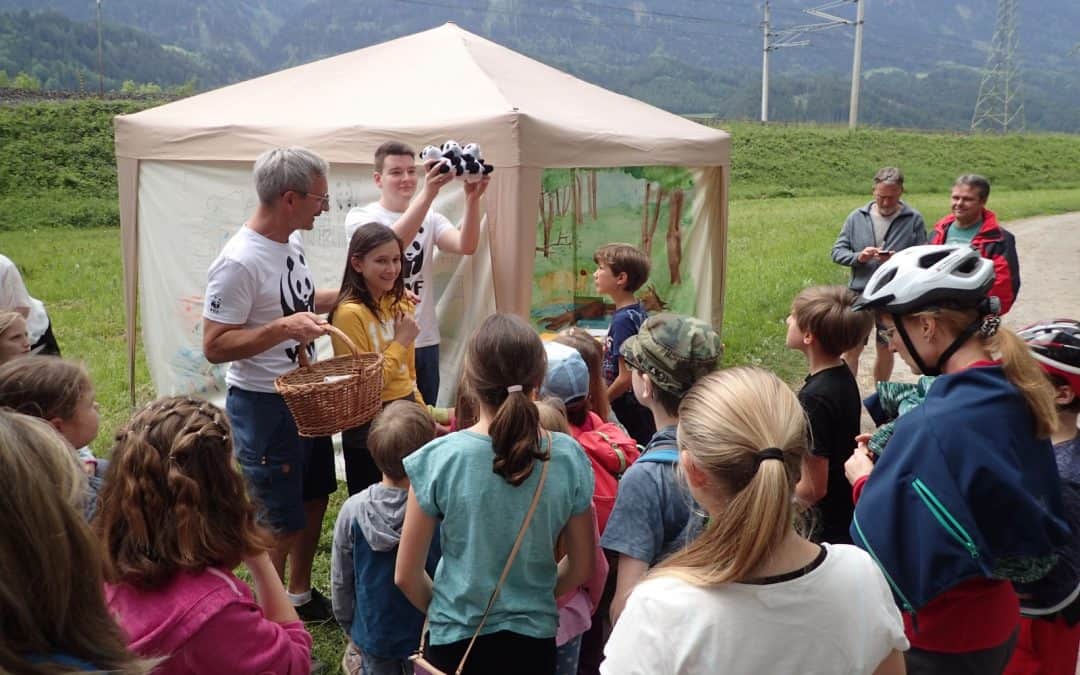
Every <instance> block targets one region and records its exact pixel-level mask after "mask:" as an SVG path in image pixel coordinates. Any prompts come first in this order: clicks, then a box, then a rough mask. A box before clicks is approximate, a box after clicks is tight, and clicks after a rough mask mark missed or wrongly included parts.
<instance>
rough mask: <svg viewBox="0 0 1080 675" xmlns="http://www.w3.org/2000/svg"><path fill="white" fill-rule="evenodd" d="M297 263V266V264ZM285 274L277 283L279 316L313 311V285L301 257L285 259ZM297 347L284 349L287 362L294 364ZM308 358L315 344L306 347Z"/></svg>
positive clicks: (312, 354) (313, 351)
mask: <svg viewBox="0 0 1080 675" xmlns="http://www.w3.org/2000/svg"><path fill="white" fill-rule="evenodd" d="M297 261H299V264H297ZM285 267H286V270H285V272H283V273H282V275H281V279H280V280H279V282H278V290H279V293H280V295H281V315H282V316H290V315H292V314H296V313H297V312H314V311H315V284H313V283H312V281H311V273H310V272H309V271H308V268H307V263H306V262H305V261H304V256H303V255H298V256H297V260H293V257H292V256H291V255H290V256H288V257H286V258H285ZM299 351H300V350H299V345H297V346H295V347H286V348H285V355H286V356H287V357H289V360H290V361H292V362H294V363H295V362H296V360H297V358H298V353H299ZM307 353H308V357H309V358H310V357H313V356H315V343H314V342H309V343H308V345H307Z"/></svg>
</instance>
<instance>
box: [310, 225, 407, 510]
mask: <svg viewBox="0 0 1080 675" xmlns="http://www.w3.org/2000/svg"><path fill="white" fill-rule="evenodd" d="M401 255H402V249H401V240H400V239H398V237H397V235H395V234H394V231H393V230H391V229H390V228H389V227H386V226H385V225H380V224H379V223H368V224H366V225H362V226H360V227H359V228H357V230H356V232H355V233H353V237H352V240H351V241H350V242H349V255H348V259H347V261H346V265H345V275H344V277H343V278H342V280H341V292H340V293H339V295H338V299H337V304H336V305H335V307H334V310H333V311H332V312H331V313H330V323H331V324H333V325H334V326H335V327H337V328H339V329H340V330H341V331H342V332H343V333H345V334H346V335H348V336H349V339H350V340H352V341H353V343H354V344H355V345H356V347H357V348H358V349H359V350H360V351H362V352H375V353H379V354H382V356H383V390H382V400H383V403H384V404H386V403H389V402H390V401H396V400H398V399H408V400H412V401H416V402H417V403H420V404H423V403H424V401H423V399H422V398H421V396H420V392H419V391H417V388H416V363H415V356H414V352H415V347H414V345H413V343H414V342H415V340H416V336H417V334H418V333H419V332H420V327H419V325H418V324H417V323H416V319H415V317H414V314H415V312H414V307H413V304H412V302H410V301H409V300H408V299H407V298H406V297H405V277H404V276H403V275H402V273H401ZM331 340H332V341H333V345H334V355H335V356H339V355H342V354H349V353H350V351H349V348H348V347H347V346H346V345H345V343H344V342H342V341H341V340H340V339H338V338H337V337H336V336H331ZM370 426H371V425H370V423H368V424H364V425H362V426H359V427H356V428H354V429H347V430H346V431H344V432H343V433H342V436H341V440H342V446H343V450H344V455H345V478H346V482H347V483H348V486H349V494H350V495H354V494H356V493H357V492H359V491H361V490H363V489H364V488H366V487H367V486H369V485H372V484H373V483H377V482H379V481H380V480H381V478H382V476H381V474H380V473H379V469H378V467H376V466H375V462H374V460H372V458H371V454H370V453H369V452H368V449H367V436H368V429H369V428H370Z"/></svg>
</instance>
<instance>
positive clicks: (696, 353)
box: [600, 313, 724, 623]
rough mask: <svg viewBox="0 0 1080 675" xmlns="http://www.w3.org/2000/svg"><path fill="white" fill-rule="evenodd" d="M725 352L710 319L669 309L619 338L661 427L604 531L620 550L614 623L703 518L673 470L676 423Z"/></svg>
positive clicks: (611, 546)
mask: <svg viewBox="0 0 1080 675" xmlns="http://www.w3.org/2000/svg"><path fill="white" fill-rule="evenodd" d="M723 352H724V347H723V345H722V344H721V343H720V336H719V335H717V334H716V331H714V330H713V329H712V327H710V326H709V324H707V323H705V322H704V321H702V320H700V319H696V318H694V317H689V316H681V315H678V314H670V313H664V314H657V315H655V316H651V317H649V318H648V319H646V320H645V323H643V324H642V325H641V330H640V331H638V334H637V335H635V336H633V337H630V338H628V339H627V340H626V341H625V342H624V343H623V345H622V349H621V350H620V353H621V354H622V357H623V359H624V360H625V362H626V365H627V367H629V368H630V373H631V377H632V383H633V389H634V396H636V397H637V400H638V402H640V403H641V404H642V405H643V406H645V407H646V408H648V409H649V411H650V412H652V415H653V419H654V420H655V422H656V429H657V431H656V434H655V435H654V436H653V438H652V440H651V441H650V442H649V445H648V446H647V447H646V448H645V454H643V455H642V456H641V457H640V458H639V459H638V461H637V462H635V463H634V465H633V466H631V467H630V468H629V469H628V470H627V471H626V474H625V475H623V477H622V482H621V483H620V484H619V494H618V497H617V498H616V500H615V508H614V509H613V510H612V512H611V518H610V519H609V520H608V522H607V527H606V528H605V530H604V533H603V536H602V537H601V539H600V544H601V546H603V547H604V548H605V549H607V550H608V551H611V552H612V553H615V554H618V556H619V562H618V581H617V584H616V589H615V599H614V601H612V603H611V619H612V623H614V622H615V621H617V620H618V617H619V614H620V613H621V612H622V608H623V607H624V606H625V604H626V599H627V597H629V595H630V591H631V590H632V589H633V587H634V585H635V584H636V583H637V582H638V581H639V580H640V579H641V577H642V576H644V575H645V573H646V572H647V571H648V570H649V568H650V567H652V566H653V565H655V564H656V563H658V562H660V561H661V560H662V559H664V558H666V557H667V556H668V555H669V554H671V553H672V552H674V551H675V550H676V549H678V548H679V547H680V546H682V544H684V543H685V542H686V541H688V540H689V539H690V538H692V537H693V536H694V535H695V534H696V533H697V531H698V530H699V529H700V527H701V522H700V521H699V520H698V519H696V518H695V519H691V508H690V507H691V504H689V503H688V501H689V500H688V498H687V496H686V493H685V491H684V490H683V489H682V487H681V486H680V485H679V482H678V478H677V477H676V475H675V464H676V462H677V461H678V453H677V451H676V450H677V448H676V444H675V440H676V439H675V430H676V427H677V425H678V423H679V416H678V411H679V403H680V402H681V401H682V399H683V396H685V395H686V393H687V392H688V391H690V388H691V387H693V386H694V383H695V382H697V381H698V380H699V379H701V378H702V377H704V376H705V375H707V374H709V373H710V372H712V371H713V370H714V369H716V367H717V365H718V364H719V362H720V358H721V357H722V356H723Z"/></svg>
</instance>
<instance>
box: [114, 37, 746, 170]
mask: <svg viewBox="0 0 1080 675" xmlns="http://www.w3.org/2000/svg"><path fill="white" fill-rule="evenodd" d="M390 138H394V139H398V140H402V141H404V142H407V143H410V144H412V145H414V146H415V147H417V149H419V147H422V146H424V145H427V144H429V143H439V142H441V141H443V140H445V139H447V138H455V139H456V140H458V141H459V142H461V143H466V142H478V143H480V145H481V147H482V148H483V151H484V157H485V159H487V160H488V161H489V162H491V163H492V164H495V165H496V166H504V167H508V166H532V167H552V168H553V167H575V166H592V167H604V166H631V165H642V164H651V165H681V166H722V165H727V164H728V163H729V159H728V145H729V136H728V134H727V133H725V132H723V131H719V130H716V129H712V128H709V127H706V126H704V125H701V124H697V123H695V122H691V121H689V120H687V119H685V118H682V117H680V116H678V115H673V114H671V113H668V112H665V111H663V110H660V109H659V108H655V107H653V106H650V105H647V104H645V103H642V102H641V101H638V100H635V99H633V98H630V97H627V96H622V95H620V94H616V93H613V92H610V91H607V90H606V89H603V88H601V87H598V86H595V85H592V84H589V83H588V82H584V81H582V80H579V79H577V78H575V77H572V76H570V75H567V74H566V73H563V72H562V71H559V70H557V69H555V68H551V67H549V66H546V65H544V64H542V63H540V62H538V61H535V60H533V59H530V58H528V57H526V56H523V55H521V54H519V53H517V52H514V51H512V50H510V49H507V48H505V47H502V46H500V45H498V44H496V43H494V42H491V41H490V40H486V39H484V38H482V37H479V36H477V35H474V34H472V33H469V32H468V31H465V30H462V29H461V28H459V27H458V26H456V25H455V24H452V23H448V24H445V25H443V26H440V27H438V28H434V29H431V30H428V31H424V32H421V33H416V34H414V35H409V36H406V37H402V38H398V39H396V40H391V41H389V42H385V43H382V44H378V45H373V46H371V47H367V48H365V49H360V50H357V51H353V52H349V53H347V54H341V55H339V56H334V57H330V58H327V59H322V60H320V61H315V62H312V63H308V64H305V65H302V66H297V67H295V68H290V69H288V70H283V71H280V72H277V73H272V74H269V75H265V76H262V77H258V78H255V79H252V80H248V81H246V82H240V83H238V84H234V85H231V86H227V87H223V88H221V89H216V90H214V91H210V92H207V93H204V94H200V95H198V96H192V97H190V98H186V99H182V100H180V101H176V102H173V103H168V104H166V105H162V106H159V107H156V108H152V109H149V110H144V111H142V112H139V113H135V114H132V115H122V116H119V117H117V118H116V154H117V156H118V157H127V158H132V159H169V160H201V161H207V160H234V161H251V160H253V159H254V158H255V157H257V156H258V155H259V154H260V153H261V152H262V151H263V150H265V149H266V148H268V147H271V146H275V145H293V144H296V145H304V146H306V147H308V148H310V149H312V150H314V151H316V152H318V153H319V154H321V155H322V156H323V157H325V158H326V159H327V160H329V161H331V162H346V163H371V161H372V157H373V155H374V152H375V148H377V147H378V146H379V145H380V144H381V143H382V142H383V141H385V140H387V139H390Z"/></svg>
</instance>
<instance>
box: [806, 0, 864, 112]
mask: <svg viewBox="0 0 1080 675" xmlns="http://www.w3.org/2000/svg"><path fill="white" fill-rule="evenodd" d="M849 2H854V3H855V6H856V10H855V20H854V21H851V20H850V19H845V18H843V17H840V16H835V15H833V14H829V13H828V12H826V11H825V10H827V9H833V8H834V7H839V6H841V5H846V4H848V3H849ZM865 8H866V2H865V0H832V2H827V3H825V4H824V5H821V6H820V7H812V8H811V9H804V10H803V11H804V12H806V13H807V14H809V15H811V16H816V17H820V18H822V19H825V20H826V23H822V24H815V25H816V26H819V27H820V28H818V30H823V29H825V28H833V27H834V26H851V25H854V26H855V56H854V58H853V60H852V64H851V106H850V107H849V108H848V128H850V129H854V128H855V125H857V124H858V123H859V78H860V77H862V28H863V10H864V9H865Z"/></svg>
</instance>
